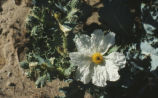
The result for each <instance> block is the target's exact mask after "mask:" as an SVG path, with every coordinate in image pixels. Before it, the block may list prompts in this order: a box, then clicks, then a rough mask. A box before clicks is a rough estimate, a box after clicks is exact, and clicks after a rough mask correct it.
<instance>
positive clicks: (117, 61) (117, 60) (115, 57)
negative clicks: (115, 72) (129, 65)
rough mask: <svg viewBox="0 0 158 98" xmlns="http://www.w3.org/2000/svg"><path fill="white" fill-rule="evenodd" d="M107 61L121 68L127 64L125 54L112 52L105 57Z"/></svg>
mask: <svg viewBox="0 0 158 98" xmlns="http://www.w3.org/2000/svg"><path fill="white" fill-rule="evenodd" d="M105 58H106V59H107V60H109V61H111V62H112V63H113V64H114V65H115V66H118V67H119V68H124V67H125V64H126V57H125V56H124V54H122V53H119V52H112V53H110V54H109V55H108V56H106V57H105Z"/></svg>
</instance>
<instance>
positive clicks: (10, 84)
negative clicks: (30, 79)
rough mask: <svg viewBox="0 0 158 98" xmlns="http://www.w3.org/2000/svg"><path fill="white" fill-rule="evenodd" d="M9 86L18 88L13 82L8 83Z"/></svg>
mask: <svg viewBox="0 0 158 98" xmlns="http://www.w3.org/2000/svg"><path fill="white" fill-rule="evenodd" d="M7 86H16V84H15V83H13V82H7Z"/></svg>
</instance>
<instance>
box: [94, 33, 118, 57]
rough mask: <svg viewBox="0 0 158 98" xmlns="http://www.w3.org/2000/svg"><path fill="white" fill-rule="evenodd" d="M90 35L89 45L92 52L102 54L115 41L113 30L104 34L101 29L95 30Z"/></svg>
mask: <svg viewBox="0 0 158 98" xmlns="http://www.w3.org/2000/svg"><path fill="white" fill-rule="evenodd" d="M91 36H92V37H91V47H92V49H93V50H94V52H101V53H102V54H104V53H106V52H107V51H108V49H109V48H110V47H111V46H112V45H113V44H114V43H115V34H114V33H113V32H109V33H108V34H107V35H104V32H103V31H102V30H95V31H94V32H93V33H92V34H91Z"/></svg>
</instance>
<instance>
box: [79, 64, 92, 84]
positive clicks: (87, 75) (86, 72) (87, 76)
mask: <svg viewBox="0 0 158 98" xmlns="http://www.w3.org/2000/svg"><path fill="white" fill-rule="evenodd" d="M92 73H93V65H91V63H89V65H87V64H86V65H83V66H78V68H77V70H76V80H79V81H81V82H83V83H84V84H87V83H89V82H90V80H91V79H92Z"/></svg>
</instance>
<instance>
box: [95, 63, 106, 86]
mask: <svg viewBox="0 0 158 98" xmlns="http://www.w3.org/2000/svg"><path fill="white" fill-rule="evenodd" d="M107 79H108V76H107V71H106V67H105V65H96V66H95V67H94V74H93V76H92V83H93V84H94V85H96V86H100V87H104V86H106V85H107V83H106V81H107Z"/></svg>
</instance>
